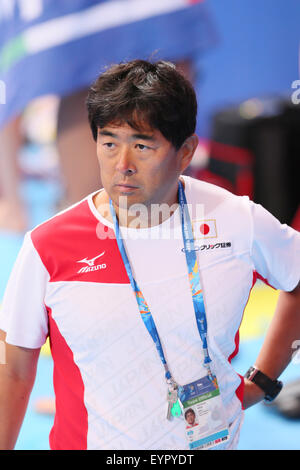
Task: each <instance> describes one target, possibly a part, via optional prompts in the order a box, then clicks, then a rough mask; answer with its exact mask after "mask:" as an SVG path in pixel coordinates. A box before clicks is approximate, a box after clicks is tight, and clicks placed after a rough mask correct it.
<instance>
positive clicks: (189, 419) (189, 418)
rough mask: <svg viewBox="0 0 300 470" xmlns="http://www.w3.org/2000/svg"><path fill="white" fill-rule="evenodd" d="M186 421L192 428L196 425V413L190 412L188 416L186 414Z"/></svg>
mask: <svg viewBox="0 0 300 470" xmlns="http://www.w3.org/2000/svg"><path fill="white" fill-rule="evenodd" d="M186 421H187V423H188V424H189V425H190V426H191V425H192V424H194V422H195V415H194V413H192V411H189V412H188V413H187V414H186Z"/></svg>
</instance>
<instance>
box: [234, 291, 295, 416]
mask: <svg viewBox="0 0 300 470" xmlns="http://www.w3.org/2000/svg"><path fill="white" fill-rule="evenodd" d="M296 340H300V288H299V287H298V288H297V289H295V290H294V291H293V292H290V293H289V292H280V294H279V298H278V303H277V307H276V311H275V314H274V317H273V319H272V321H271V324H270V326H269V328H268V331H267V334H266V338H265V340H264V343H263V346H262V348H261V350H260V353H259V355H258V358H257V359H256V361H255V365H256V367H257V368H258V369H259V370H261V371H262V372H263V373H265V374H266V375H267V376H268V377H270V378H271V379H276V378H278V377H279V376H280V374H281V373H282V372H283V371H284V369H285V368H286V366H287V365H288V364H289V362H290V360H291V358H292V354H293V343H294V342H295V341H296ZM250 365H252V364H249V366H250ZM263 396H264V394H262V392H261V390H260V389H259V387H258V386H257V385H255V384H252V383H250V382H249V381H248V380H247V379H246V380H245V394H244V402H243V405H244V407H245V408H248V407H249V406H251V405H252V404H254V403H256V402H258V401H260V400H261V399H262V398H263Z"/></svg>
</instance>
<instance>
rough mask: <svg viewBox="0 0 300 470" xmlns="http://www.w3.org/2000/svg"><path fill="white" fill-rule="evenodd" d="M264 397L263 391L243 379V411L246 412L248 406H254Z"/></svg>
mask: <svg viewBox="0 0 300 470" xmlns="http://www.w3.org/2000/svg"><path fill="white" fill-rule="evenodd" d="M264 397H265V393H264V391H263V390H262V389H261V388H260V387H259V386H258V385H256V384H255V383H254V382H251V381H250V380H248V379H247V378H244V396H243V409H244V410H246V409H247V408H250V406H252V405H255V404H256V403H259V402H260V401H262V400H263V399H264Z"/></svg>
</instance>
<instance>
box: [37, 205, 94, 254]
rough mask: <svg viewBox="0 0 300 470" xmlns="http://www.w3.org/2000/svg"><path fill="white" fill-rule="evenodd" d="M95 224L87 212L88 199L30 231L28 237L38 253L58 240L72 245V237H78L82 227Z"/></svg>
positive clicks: (90, 214) (91, 215) (89, 212)
mask: <svg viewBox="0 0 300 470" xmlns="http://www.w3.org/2000/svg"><path fill="white" fill-rule="evenodd" d="M96 224H97V221H96V219H95V217H94V216H93V214H92V213H91V211H90V210H89V202H88V198H85V199H83V200H81V201H79V202H78V203H76V204H74V205H72V206H70V207H68V208H67V209H65V210H63V211H61V212H58V213H57V214H55V215H54V216H52V217H51V218H49V219H47V220H46V221H44V222H42V223H41V224H39V225H37V226H36V227H35V228H34V229H32V230H31V232H30V236H31V239H32V242H33V244H34V245H35V248H36V249H38V251H39V250H40V249H42V248H43V247H45V248H46V247H49V246H51V245H53V243H54V242H55V241H58V240H64V241H65V242H66V241H68V243H72V241H73V240H74V237H76V236H80V232H81V231H82V228H83V227H88V226H91V225H93V226H94V225H96Z"/></svg>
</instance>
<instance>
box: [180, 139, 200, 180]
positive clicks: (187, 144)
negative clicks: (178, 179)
mask: <svg viewBox="0 0 300 470" xmlns="http://www.w3.org/2000/svg"><path fill="white" fill-rule="evenodd" d="M198 141H199V139H198V136H197V135H196V134H193V135H191V136H190V137H188V138H187V139H186V140H185V141H184V142H183V144H182V146H181V147H180V149H179V150H178V152H180V157H181V159H180V163H181V173H183V172H184V170H186V168H187V167H188V166H189V164H190V163H191V160H192V158H193V155H194V153H195V151H196V148H197V146H198Z"/></svg>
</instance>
